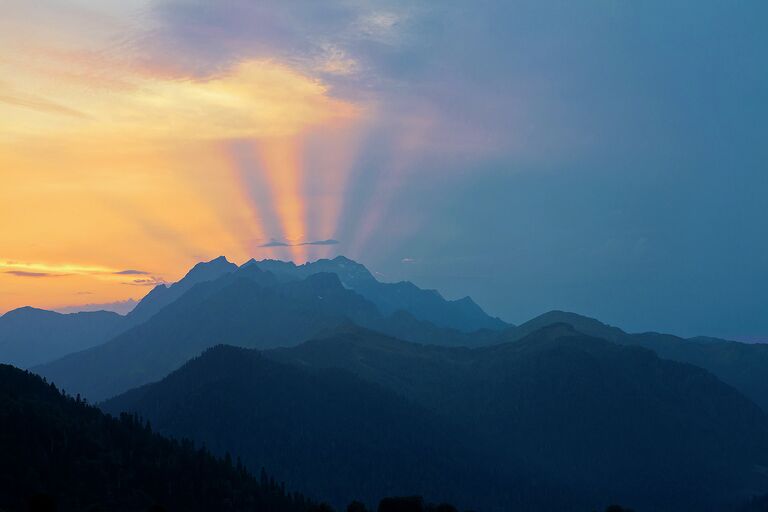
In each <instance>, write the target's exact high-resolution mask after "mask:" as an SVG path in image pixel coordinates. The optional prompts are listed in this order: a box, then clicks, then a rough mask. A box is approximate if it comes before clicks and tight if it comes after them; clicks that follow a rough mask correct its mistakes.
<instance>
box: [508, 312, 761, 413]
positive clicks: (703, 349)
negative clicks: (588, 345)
mask: <svg viewBox="0 0 768 512" xmlns="http://www.w3.org/2000/svg"><path fill="white" fill-rule="evenodd" d="M557 322H562V323H567V324H569V325H572V326H573V327H574V328H575V329H576V330H577V331H579V332H581V333H584V334H587V335H590V336H594V337H596V338H602V339H605V340H609V341H613V342H615V343H620V344H622V345H635V346H639V347H643V348H647V349H650V350H653V351H654V352H656V353H657V354H658V355H659V357H662V358H664V359H669V360H672V361H680V362H683V363H689V364H693V365H696V366H699V367H701V368H704V369H706V370H709V371H710V372H712V373H713V374H714V375H716V376H717V377H718V378H719V379H720V380H722V381H723V382H725V383H727V384H730V385H731V386H733V387H735V388H736V389H738V390H739V391H741V392H742V393H744V395H746V396H747V397H749V398H750V399H752V400H753V401H754V402H755V403H756V404H758V405H760V406H761V407H762V408H763V409H764V410H765V411H768V345H766V344H750V343H739V342H736V341H727V340H721V339H717V338H709V337H697V338H690V339H685V338H680V337H678V336H673V335H671V334H660V333H655V332H646V333H638V334H629V333H626V332H624V331H622V330H621V329H619V328H618V327H612V326H609V325H606V324H604V323H602V322H600V321H599V320H595V319H593V318H589V317H585V316H582V315H578V314H576V313H568V312H564V311H550V312H549V313H545V314H543V315H541V316H539V317H536V318H534V319H532V320H529V321H528V322H526V323H524V324H521V325H520V326H518V327H513V328H510V329H507V330H506V331H504V332H502V334H501V335H500V339H501V340H504V341H512V340H515V339H520V338H522V337H524V336H525V335H526V334H528V333H530V332H532V331H535V330H537V329H540V328H541V327H544V326H546V325H549V324H553V323H557Z"/></svg>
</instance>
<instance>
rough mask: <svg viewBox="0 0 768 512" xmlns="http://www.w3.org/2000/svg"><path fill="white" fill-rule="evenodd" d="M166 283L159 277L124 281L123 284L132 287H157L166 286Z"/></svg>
mask: <svg viewBox="0 0 768 512" xmlns="http://www.w3.org/2000/svg"><path fill="white" fill-rule="evenodd" d="M165 283H166V281H165V280H164V279H161V278H159V277H155V276H150V277H142V278H139V279H133V280H131V281H124V282H123V283H122V284H127V285H130V286H157V285H159V284H165Z"/></svg>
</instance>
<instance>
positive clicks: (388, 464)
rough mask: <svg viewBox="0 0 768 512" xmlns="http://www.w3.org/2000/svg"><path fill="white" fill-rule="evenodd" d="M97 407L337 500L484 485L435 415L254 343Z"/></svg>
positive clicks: (213, 354)
mask: <svg viewBox="0 0 768 512" xmlns="http://www.w3.org/2000/svg"><path fill="white" fill-rule="evenodd" d="M102 408H103V409H104V410H106V411H109V412H113V413H118V412H121V411H139V412H140V413H141V414H142V415H143V416H145V417H147V418H149V419H150V420H151V422H152V424H153V425H154V426H155V427H156V428H158V429H159V430H160V431H161V432H163V433H167V434H170V435H173V436H186V437H191V438H193V439H197V440H199V441H203V442H205V443H206V445H207V446H208V447H210V448H212V449H213V450H214V451H215V452H221V453H223V452H224V451H226V450H230V451H232V452H233V453H238V454H239V455H240V456H242V457H243V460H244V461H245V462H246V464H248V465H249V466H250V467H259V466H266V467H269V468H271V469H272V471H274V472H275V474H276V476H277V477H279V478H280V479H284V480H285V481H286V482H287V483H288V484H289V485H290V486H291V487H295V488H300V489H303V490H305V491H307V492H309V493H310V494H311V495H313V496H317V497H320V498H322V499H325V500H328V501H330V502H331V503H334V504H336V505H338V506H342V505H343V504H346V503H348V502H349V501H350V500H351V499H352V498H354V497H356V496H357V497H360V498H362V499H363V500H364V501H367V502H369V503H373V502H374V501H375V499H376V498H378V497H380V496H382V495H385V494H396V495H410V494H425V495H426V496H427V497H428V498H434V497H435V496H439V497H449V498H450V499H452V500H454V499H455V500H457V501H460V502H461V501H463V502H466V497H467V495H466V493H464V492H463V490H465V489H472V488H477V489H478V491H480V490H485V489H487V488H488V485H487V482H488V481H489V475H485V474H484V472H481V471H478V472H477V473H470V472H468V471H467V470H466V467H467V465H469V466H471V467H472V468H474V469H476V470H477V469H478V468H479V467H480V465H479V464H478V463H477V462H474V461H473V460H472V459H471V457H470V456H469V455H468V454H467V453H466V452H465V451H463V450H462V449H459V448H457V447H456V445H455V440H456V439H457V438H458V436H457V434H456V433H455V432H454V431H453V429H452V427H451V426H449V425H446V424H445V423H444V422H443V421H442V420H441V419H440V418H439V417H437V416H435V415H433V414H431V413H428V412H427V411H426V410H424V409H423V408H421V407H418V406H415V405H413V404H411V403H409V402H407V401H406V400H404V399H403V398H401V397H399V396H397V395H395V394H393V393H391V392H390V391H387V390H385V389H383V388H381V387H379V386H376V385H373V384H370V383H367V382H365V381H362V380H360V379H358V378H357V377H354V376H353V375H352V374H350V373H348V372H344V371H338V370H321V371H307V370H305V369H301V368H296V367H293V366H289V365H285V364H281V363H278V362H276V361H273V360H270V359H267V358H265V357H263V356H261V354H260V353H259V352H257V351H254V350H247V349H241V348H235V347H229V346H217V347H214V348H212V349H209V350H207V351H206V352H205V353H204V354H203V355H202V356H200V357H199V358H196V359H193V360H192V361H190V362H189V363H187V364H185V365H184V366H183V367H182V368H180V369H179V370H178V371H175V372H173V373H172V374H171V375H169V376H168V377H166V378H165V379H163V380H162V381H160V382H158V383H156V384H150V385H147V386H144V387H142V388H139V389H136V390H132V391H130V392H128V393H126V394H124V395H122V396H119V397H117V398H114V399H112V400H109V401H107V402H106V403H104V404H102Z"/></svg>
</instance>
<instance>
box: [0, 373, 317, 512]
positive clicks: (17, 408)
mask: <svg viewBox="0 0 768 512" xmlns="http://www.w3.org/2000/svg"><path fill="white" fill-rule="evenodd" d="M0 453H2V457H0V510H40V511H43V510H44V511H48V510H50V511H53V510H58V511H60V512H63V511H76V510H110V511H143V510H168V511H201V512H202V511H206V512H207V511H210V510H221V511H232V512H234V511H255V510H262V511H270V512H271V511H275V512H309V511H312V510H316V509H317V506H316V505H314V504H313V503H312V502H309V501H308V500H306V499H304V497H303V496H301V495H297V494H291V493H286V492H285V490H284V488H283V487H282V486H280V485H277V484H275V483H274V480H270V479H268V478H262V479H261V480H256V479H255V478H254V477H252V476H251V475H250V474H249V473H248V472H246V471H245V470H244V468H243V467H242V466H240V465H238V464H236V463H233V462H232V460H231V459H230V458H225V459H221V458H215V457H213V456H212V455H211V454H210V453H209V452H208V451H207V450H205V449H195V448H194V446H193V445H192V444H191V443H190V442H186V441H185V442H177V441H172V440H169V439H167V438H163V437H160V436H159V435H158V434H154V433H152V431H151V430H150V428H149V426H147V425H146V424H144V423H142V422H140V421H138V420H137V419H136V418H134V417H130V416H123V417H121V418H120V419H113V418H110V417H107V416H105V415H104V414H103V413H102V412H100V411H99V410H98V409H96V408H94V407H90V406H88V405H86V404H84V403H82V402H81V401H80V400H79V398H78V399H77V400H76V399H74V398H72V397H66V396H63V395H62V394H61V393H60V392H59V391H58V390H57V389H56V388H55V387H54V386H53V385H52V384H47V383H45V382H43V381H42V379H40V378H39V377H37V376H34V375H31V374H29V373H26V372H24V371H22V370H19V369H17V368H14V367H12V366H9V365H0ZM153 507H162V508H153Z"/></svg>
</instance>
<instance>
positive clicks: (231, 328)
mask: <svg viewBox="0 0 768 512" xmlns="http://www.w3.org/2000/svg"><path fill="white" fill-rule="evenodd" d="M174 286H175V285H174ZM173 289H174V287H173V286H172V287H171V288H168V290H173ZM142 302H144V301H142ZM350 322H354V323H356V324H358V325H363V326H368V327H371V328H375V329H379V330H381V331H384V332H390V333H392V334H398V335H403V336H404V337H408V338H409V339H411V340H414V341H420V342H435V343H453V344H464V343H466V344H470V343H473V342H477V343H489V342H492V341H493V340H494V339H495V336H496V335H495V334H493V332H492V331H480V332H478V333H476V334H466V333H462V332H460V331H455V330H451V329H447V328H442V329H441V328H437V327H435V326H434V325H432V324H430V323H429V322H425V321H420V320H416V319H414V318H413V317H411V316H410V315H409V314H407V313H404V312H398V313H395V314H394V315H391V316H390V317H386V318H385V317H382V315H381V314H380V313H379V311H378V309H377V308H376V306H375V305H374V304H373V303H371V302H369V301H368V300H366V299H365V298H363V297H362V296H360V295H359V294H357V293H356V292H355V291H353V290H350V289H347V288H345V287H344V286H343V285H342V283H341V281H340V280H339V277H338V275H337V274H330V273H315V274H309V275H308V277H306V278H305V279H303V280H283V281H281V280H280V279H279V278H277V277H276V276H275V275H274V274H272V273H271V272H268V271H263V270H261V268H260V267H259V266H257V265H244V266H243V267H241V268H240V269H237V270H236V271H235V272H231V273H226V274H224V275H222V276H221V277H219V278H218V279H216V280H214V281H205V282H201V283H198V284H196V285H194V286H192V287H191V288H190V289H189V290H188V291H187V292H186V293H184V294H182V295H181V296H180V297H179V298H178V299H177V300H175V301H174V302H172V303H170V304H168V305H167V306H165V307H163V308H162V309H160V311H159V312H158V313H156V314H155V315H154V316H152V317H151V318H150V319H149V320H148V321H146V322H144V323H142V324H139V325H138V326H136V327H133V328H132V329H130V330H128V331H126V332H124V333H122V334H120V335H119V336H117V337H115V338H114V339H112V340H110V341H109V342H107V343H104V344H102V345H99V346H96V347H93V348H91V349H89V350H85V351H82V352H79V353H74V354H70V355H68V356H65V357H63V358H61V359H59V360H57V361H53V362H51V363H48V364H45V365H42V366H40V367H35V371H36V372H38V373H40V374H41V375H44V376H46V377H48V378H49V379H51V380H52V381H54V382H56V383H57V384H58V385H60V386H62V387H63V388H64V389H66V390H68V391H70V392H73V393H81V394H82V395H84V396H87V397H88V398H89V399H91V400H96V401H98V400H103V399H106V398H109V397H111V396H114V395H115V394H118V393H121V392H123V391H126V390H128V389H131V388H133V387H136V386H140V385H142V384H146V383H148V382H152V381H155V380H159V379H161V378H162V377H164V376H165V375H167V374H168V373H169V372H171V371H172V370H174V369H176V368H178V367H179V366H180V365H182V364H183V363H184V362H186V361H187V360H189V359H190V358H192V357H194V356H195V355H197V354H199V353H200V352H201V351H203V350H204V349H206V348H208V347H211V346H214V345H216V344H219V343H226V344H230V345H235V346H242V347H249V348H272V347H278V346H290V345H295V344H298V343H300V342H302V341H304V340H307V339H309V338H311V337H312V336H314V335H315V334H317V333H318V332H321V331H324V330H327V329H331V328H335V327H338V326H340V325H345V324H348V323H350Z"/></svg>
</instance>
